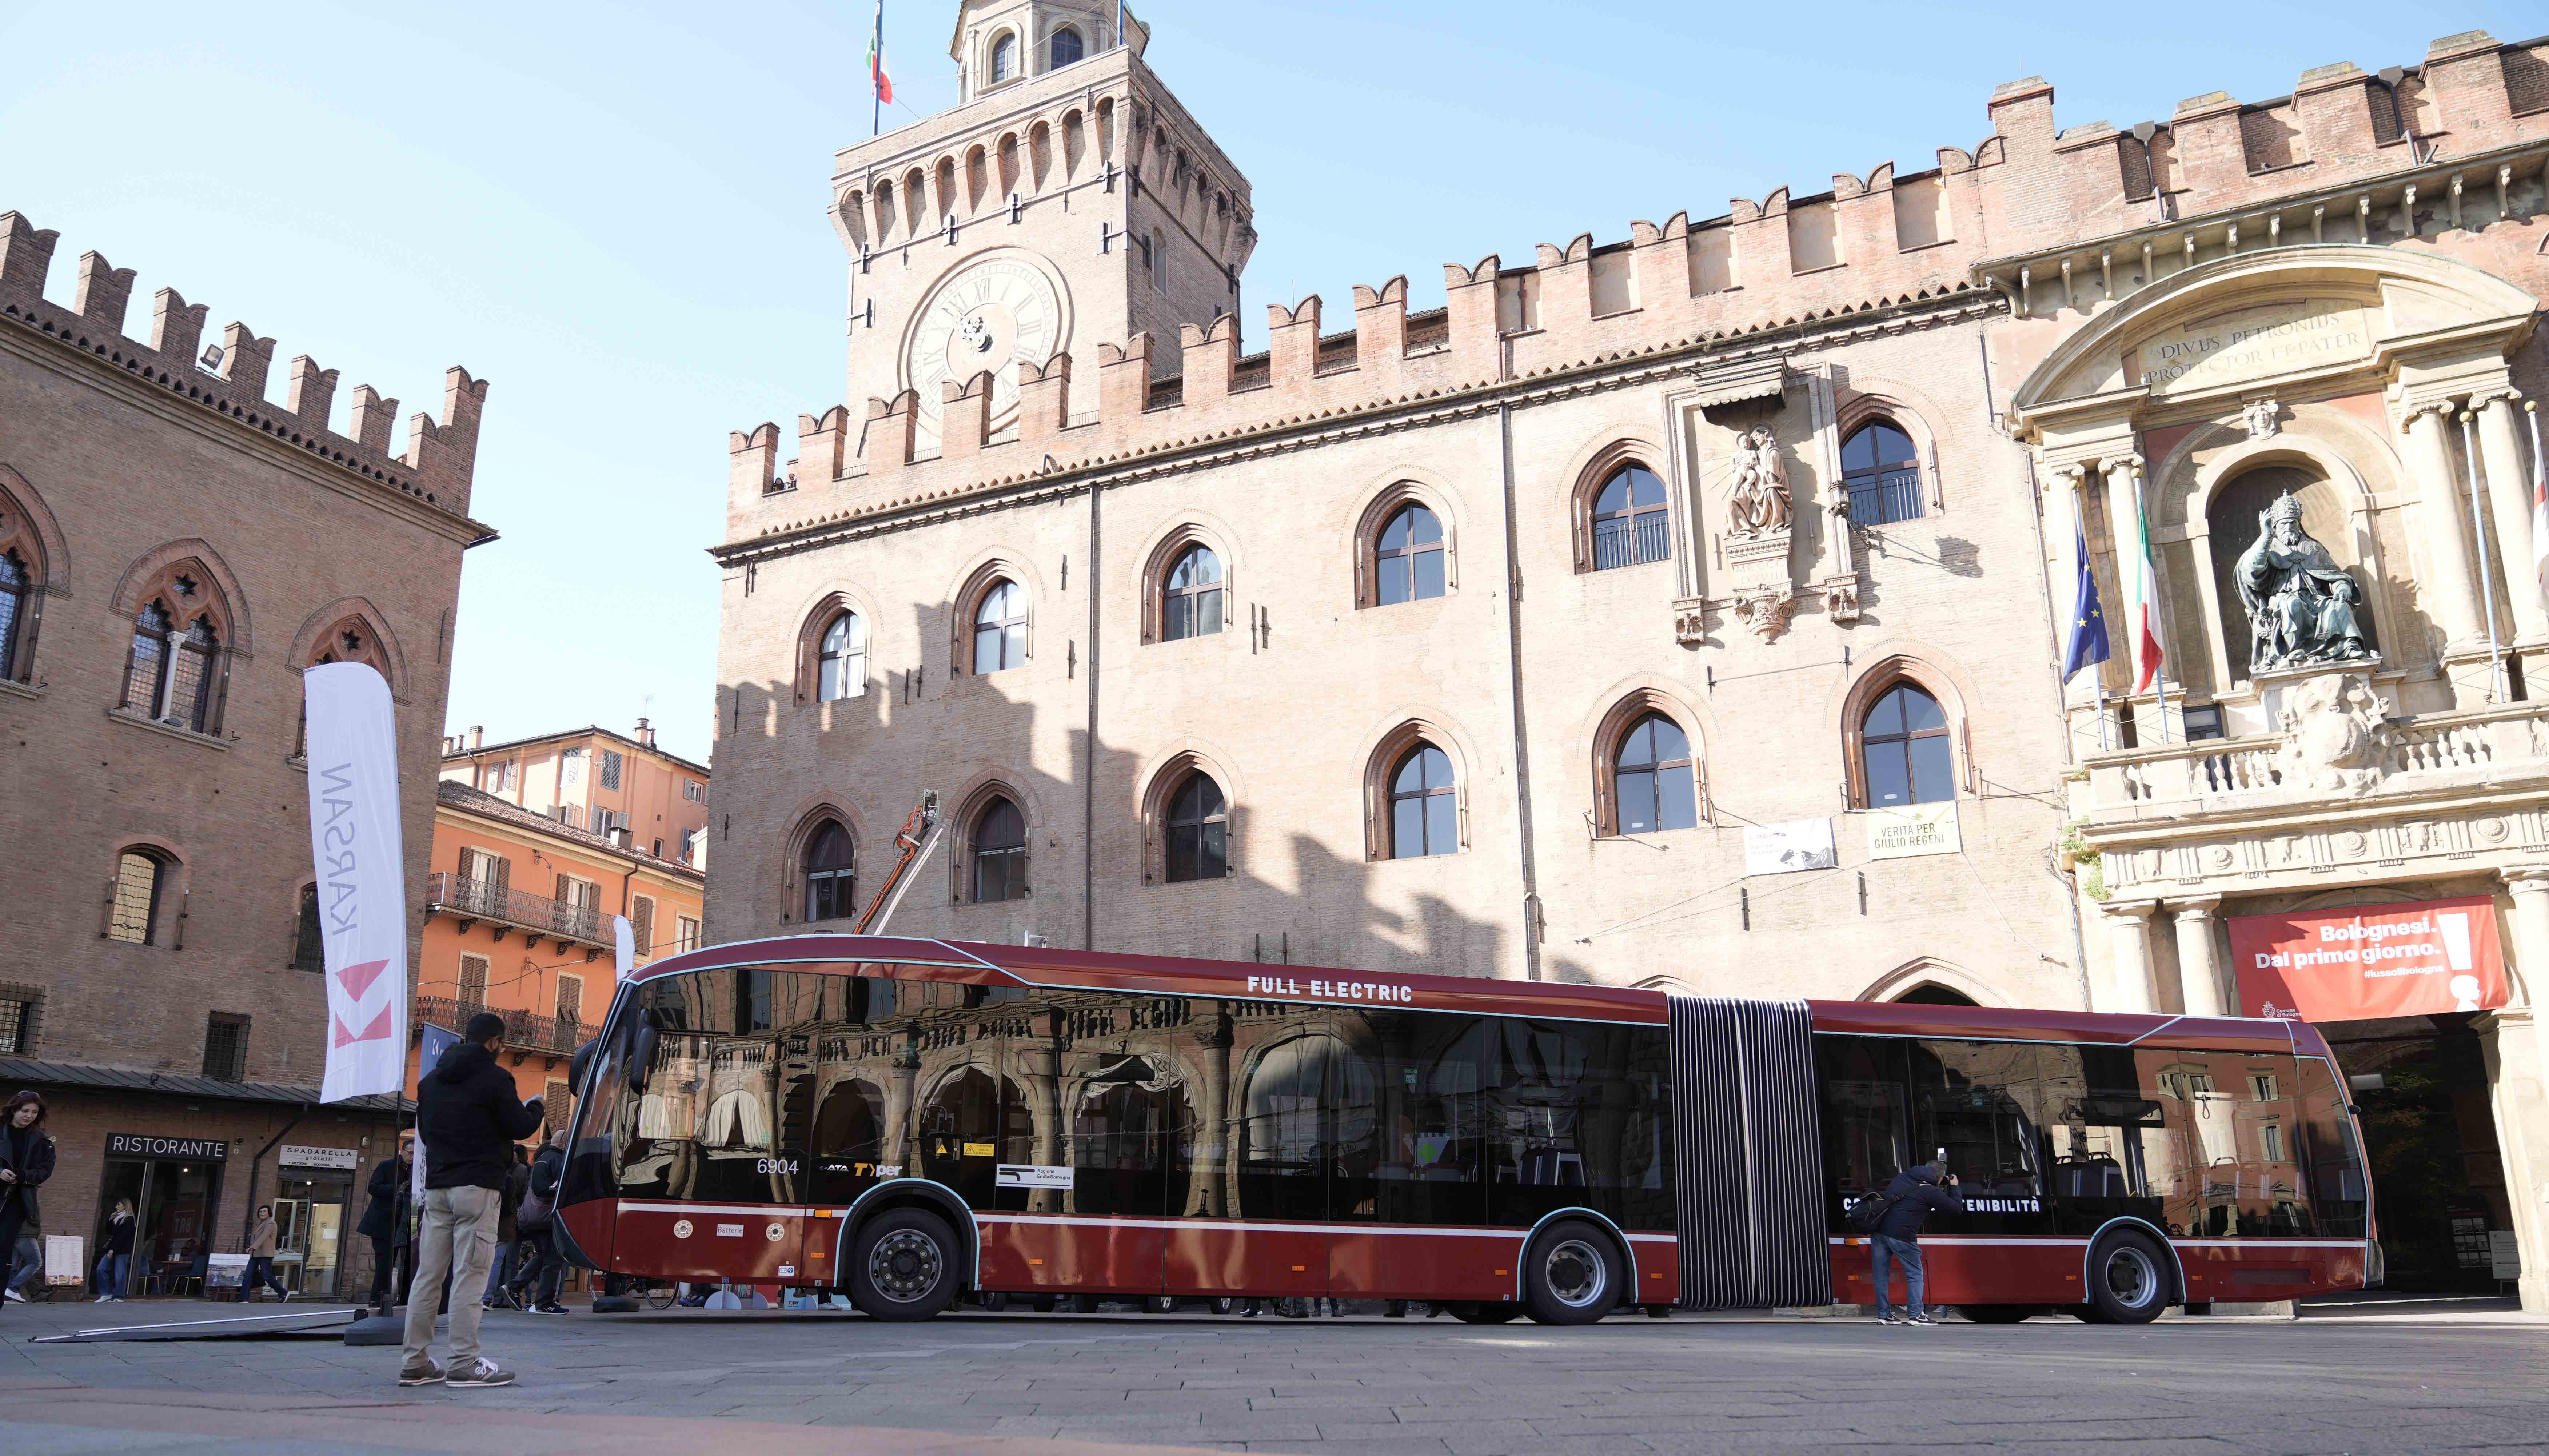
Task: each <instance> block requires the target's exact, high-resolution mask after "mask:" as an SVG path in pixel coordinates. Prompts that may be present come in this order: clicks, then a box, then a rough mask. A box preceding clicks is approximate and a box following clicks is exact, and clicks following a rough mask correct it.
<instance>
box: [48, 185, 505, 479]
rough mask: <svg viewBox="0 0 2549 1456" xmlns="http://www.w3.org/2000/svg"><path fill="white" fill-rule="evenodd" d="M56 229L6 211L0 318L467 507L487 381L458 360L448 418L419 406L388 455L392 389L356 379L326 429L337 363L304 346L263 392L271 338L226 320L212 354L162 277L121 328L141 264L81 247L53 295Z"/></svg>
mask: <svg viewBox="0 0 2549 1456" xmlns="http://www.w3.org/2000/svg"><path fill="white" fill-rule="evenodd" d="M59 236H60V235H58V234H56V233H54V232H53V231H51V230H49V229H41V230H40V229H38V228H36V227H35V226H34V225H33V224H31V223H29V222H28V221H27V220H26V218H24V217H23V216H21V215H20V214H18V213H15V212H6V213H0V327H20V328H26V329H30V330H33V331H34V332H36V333H38V334H41V335H44V336H47V337H49V338H51V339H53V340H56V341H58V342H60V343H63V344H66V345H68V346H70V347H72V348H74V349H77V350H79V351H81V352H83V353H86V354H89V355H91V356H93V357H95V358H97V359H100V360H103V361H104V362H105V363H106V364H107V365H109V366H110V367H115V368H120V369H122V370H123V371H125V372H126V373H127V374H130V375H132V376H133V377H135V378H137V379H141V380H143V381H145V382H147V383H149V384H151V385H154V386H157V387H158V388H160V389H163V390H165V391H166V392H167V393H169V394H170V395H172V396H174V397H176V398H179V399H184V400H188V401H191V402H193V403H195V404H198V405H200V406H202V407H204V408H206V409H208V410H211V411H212V412H213V413H215V414H217V415H220V416H223V417H225V418H227V419H229V420H231V421H233V422H234V423H236V425H238V426H239V427H240V428H242V429H247V430H254V431H256V432H258V433H260V434H262V435H265V436H268V437H273V438H275V439H278V440H280V441H282V442H284V443H285V444H288V445H290V446H292V447H294V448H296V449H299V450H302V451H305V452H307V453H308V454H310V455H312V456H313V457H315V458H318V459H322V460H325V461H327V462H329V463H330V464H333V465H337V466H340V467H342V468H344V469H346V470H350V471H352V472H353V473H355V474H356V475H360V476H362V477H364V478H365V479H367V480H371V481H374V482H376V483H378V484H379V485H381V486H383V487H385V488H388V489H392V490H395V491H398V492H399V493H401V494H403V495H407V496H410V497H412V498H414V499H417V500H420V501H423V502H424V503H425V504H426V505H429V506H432V507H434V508H436V509H438V510H443V511H448V512H451V513H452V514H454V515H457V516H463V517H465V516H467V515H468V513H469V492H470V486H471V483H472V478H473V476H474V473H475V469H476V461H477V454H478V422H479V417H480V414H481V412H482V411H483V410H484V409H485V406H486V402H487V381H485V380H483V379H476V378H472V377H471V376H470V373H469V371H468V370H466V369H463V368H460V367H459V366H457V365H454V366H453V367H452V368H451V369H450V370H448V371H447V372H446V373H445V375H444V377H443V398H442V419H441V421H440V422H439V423H436V422H435V420H434V419H433V417H431V416H429V415H427V414H425V413H424V412H423V411H419V412H418V413H417V414H416V415H415V416H414V417H413V418H411V419H410V420H409V422H408V445H407V453H406V454H404V455H392V454H391V453H390V452H389V448H390V426H391V422H392V420H393V419H394V418H395V417H396V416H397V414H398V405H399V402H398V401H397V400H395V399H391V398H388V397H386V396H384V395H382V394H381V393H380V392H379V391H377V390H375V389H373V388H372V386H370V385H368V384H363V385H357V386H355V389H354V394H353V400H352V404H351V407H350V410H349V413H348V418H347V423H346V429H345V433H344V434H341V435H340V434H337V433H335V432H333V431H331V430H330V428H329V420H330V413H331V411H332V410H333V409H334V406H335V398H336V385H337V371H335V370H333V369H328V368H323V367H321V366H320V364H319V363H318V361H317V360H315V359H313V358H311V357H310V356H309V355H308V354H301V355H297V356H295V357H294V358H293V359H292V360H291V362H290V364H289V365H288V373H287V376H286V382H285V392H284V400H283V403H282V404H281V405H276V404H275V403H273V402H272V401H271V400H269V399H268V398H267V397H266V390H267V388H268V385H269V380H270V376H271V375H272V373H273V368H274V340H271V339H265V338H261V337H260V336H258V334H257V333H256V331H254V330H252V329H250V328H248V327H247V326H246V325H245V324H238V323H233V324H229V325H226V326H224V327H223V330H222V336H221V341H220V342H219V343H218V344H216V345H215V346H214V347H216V348H218V349H219V350H220V353H219V355H218V356H217V357H216V356H215V355H214V354H213V353H212V352H211V350H208V349H206V348H204V346H203V337H204V325H205V320H206V318H207V317H208V315H209V310H208V309H207V308H206V307H205V306H204V305H202V304H190V303H188V302H186V300H185V298H184V296H182V295H181V294H179V293H178V292H177V290H175V289H173V288H162V289H160V290H159V291H158V292H157V294H155V295H154V296H153V298H152V303H151V324H150V341H149V342H148V343H146V344H144V343H141V342H137V341H136V340H132V339H130V338H128V337H126V335H125V333H124V324H125V319H126V316H127V314H128V313H129V312H130V310H131V306H132V301H133V282H134V272H133V270H132V269H131V268H118V267H115V266H113V265H112V264H110V263H109V262H108V261H107V260H106V258H105V256H104V255H102V254H100V253H98V252H96V251H93V250H92V251H89V252H84V253H82V254H80V257H79V264H78V269H77V272H76V274H75V276H74V281H73V284H72V291H71V302H70V305H69V307H67V308H65V307H63V306H61V305H59V304H56V303H53V302H52V301H51V300H49V299H47V298H46V297H45V283H46V278H47V274H48V273H49V272H50V271H51V267H52V257H53V246H54V243H56V242H57V241H58V239H59Z"/></svg>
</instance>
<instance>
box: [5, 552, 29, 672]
mask: <svg viewBox="0 0 2549 1456" xmlns="http://www.w3.org/2000/svg"><path fill="white" fill-rule="evenodd" d="M34 584H35V583H34V574H33V573H32V572H30V571H28V569H27V563H26V562H25V561H24V560H23V559H21V558H20V557H19V555H18V553H17V552H16V551H14V550H13V551H0V678H14V677H16V676H18V651H19V648H20V646H21V645H22V643H23V641H24V639H25V637H26V632H25V631H23V630H22V628H21V624H23V623H24V622H25V621H26V620H27V598H28V595H29V593H30V589H31V588H32V587H33V586H34Z"/></svg>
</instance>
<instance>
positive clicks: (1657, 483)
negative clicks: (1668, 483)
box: [1593, 464, 1672, 571]
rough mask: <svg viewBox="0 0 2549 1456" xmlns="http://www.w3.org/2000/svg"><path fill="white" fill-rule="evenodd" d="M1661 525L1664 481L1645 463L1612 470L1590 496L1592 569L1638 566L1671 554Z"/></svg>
mask: <svg viewBox="0 0 2549 1456" xmlns="http://www.w3.org/2000/svg"><path fill="white" fill-rule="evenodd" d="M1671 541H1672V535H1671V533H1670V532H1669V531H1667V530H1666V529H1665V526H1664V483H1663V481H1662V480H1661V479H1659V478H1657V477H1656V475H1655V472H1653V471H1652V470H1650V469H1648V468H1647V467H1646V466H1644V465H1638V464H1628V465H1623V466H1621V467H1620V468H1619V469H1617V470H1614V471H1612V472H1611V476H1610V478H1609V479H1608V480H1605V481H1603V482H1602V490H1601V492H1600V494H1598V495H1596V496H1595V497H1594V498H1593V569H1594V570H1596V571H1608V570H1610V569H1611V568H1612V567H1614V566H1637V565H1641V564H1643V563H1645V562H1648V561H1661V560H1663V559H1665V558H1666V557H1669V556H1670V555H1671V554H1672V544H1671Z"/></svg>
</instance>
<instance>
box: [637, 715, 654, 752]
mask: <svg viewBox="0 0 2549 1456" xmlns="http://www.w3.org/2000/svg"><path fill="white" fill-rule="evenodd" d="M637 741H638V742H640V743H642V744H644V745H645V746H647V747H649V748H652V747H654V746H655V730H654V729H653V728H648V727H647V726H646V720H644V719H642V718H641V719H639V720H637Z"/></svg>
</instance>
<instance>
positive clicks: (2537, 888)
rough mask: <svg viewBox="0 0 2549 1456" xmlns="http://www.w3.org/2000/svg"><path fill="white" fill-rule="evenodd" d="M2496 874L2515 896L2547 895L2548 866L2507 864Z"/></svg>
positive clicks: (2548, 881) (2548, 884)
mask: <svg viewBox="0 0 2549 1456" xmlns="http://www.w3.org/2000/svg"><path fill="white" fill-rule="evenodd" d="M2497 873H2498V874H2500V875H2502V876H2503V877H2504V888H2505V889H2507V890H2509V891H2511V892H2512V893H2514V894H2516V895H2549V864H2508V865H2506V866H2505V867H2504V868H2502V869H2501V870H2498V871H2497Z"/></svg>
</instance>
